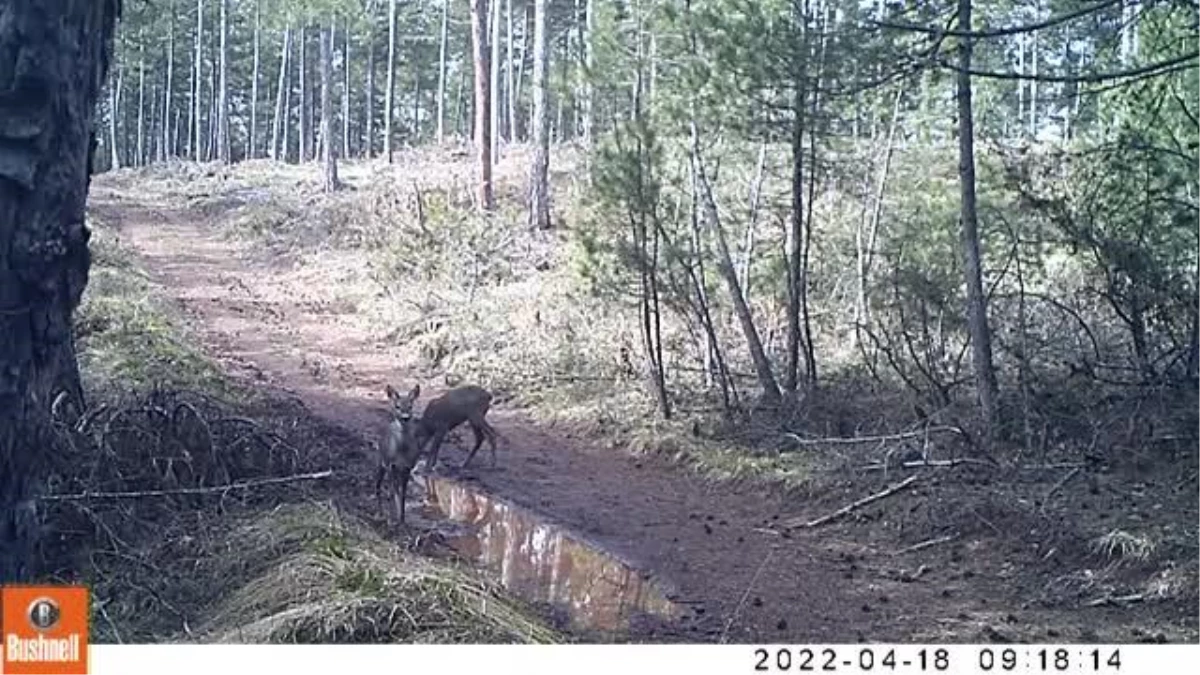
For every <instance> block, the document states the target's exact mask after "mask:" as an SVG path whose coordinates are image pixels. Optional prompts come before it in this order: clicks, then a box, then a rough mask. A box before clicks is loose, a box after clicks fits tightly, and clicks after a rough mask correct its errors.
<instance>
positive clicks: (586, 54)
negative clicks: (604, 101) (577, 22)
mask: <svg viewBox="0 0 1200 675" xmlns="http://www.w3.org/2000/svg"><path fill="white" fill-rule="evenodd" d="M584 12H586V13H587V16H586V17H585V19H584V30H585V32H584V38H583V146H584V148H585V153H584V157H588V156H589V155H590V154H591V153H590V152H586V151H590V150H591V149H592V133H593V128H594V126H595V117H594V116H595V112H594V109H595V106H596V87H595V85H594V84H593V78H594V76H595V73H593V72H592V71H593V69H594V68H595V63H596V49H595V37H594V33H595V32H596V7H595V2H594V0H587V4H586V5H585V7H584Z"/></svg>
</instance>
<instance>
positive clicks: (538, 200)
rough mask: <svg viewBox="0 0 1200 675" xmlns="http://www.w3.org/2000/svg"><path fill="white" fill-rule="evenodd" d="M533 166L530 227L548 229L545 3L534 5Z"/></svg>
mask: <svg viewBox="0 0 1200 675" xmlns="http://www.w3.org/2000/svg"><path fill="white" fill-rule="evenodd" d="M533 7H534V9H533V166H532V168H531V170H530V173H529V225H530V227H533V228H536V229H539V230H548V229H550V186H549V185H548V182H547V174H548V173H549V167H550V129H549V127H548V122H549V120H548V119H547V113H548V112H549V111H548V110H547V108H546V73H547V68H548V66H549V65H550V64H549V63H548V59H549V51H548V50H547V49H546V0H534V5H533Z"/></svg>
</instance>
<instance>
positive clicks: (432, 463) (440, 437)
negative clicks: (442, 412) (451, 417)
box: [429, 429, 449, 470]
mask: <svg viewBox="0 0 1200 675" xmlns="http://www.w3.org/2000/svg"><path fill="white" fill-rule="evenodd" d="M448 431H449V429H439V430H438V431H436V432H434V434H433V438H431V439H429V468H430V470H432V469H436V468H437V460H438V451H439V450H440V449H441V447H442V441H444V440H446V433H447V432H448Z"/></svg>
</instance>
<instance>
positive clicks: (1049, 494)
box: [1038, 467, 1083, 516]
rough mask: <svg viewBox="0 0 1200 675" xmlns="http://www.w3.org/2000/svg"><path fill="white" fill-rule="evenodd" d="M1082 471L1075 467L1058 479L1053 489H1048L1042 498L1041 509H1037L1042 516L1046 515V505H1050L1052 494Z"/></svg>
mask: <svg viewBox="0 0 1200 675" xmlns="http://www.w3.org/2000/svg"><path fill="white" fill-rule="evenodd" d="M1082 470H1083V469H1081V468H1079V467H1075V468H1074V469H1071V470H1070V471H1068V472H1067V475H1065V476H1063V477H1062V478H1061V479H1059V481H1058V482H1057V483H1055V484H1054V487H1052V488H1050V491H1049V492H1047V493H1046V496H1045V497H1043V498H1042V507H1041V508H1040V509H1038V510H1039V511H1040V512H1041V514H1042V515H1043V516H1044V515H1046V505H1047V504H1049V503H1050V498H1051V497H1053V496H1054V493H1055V492H1058V491H1059V490H1060V489H1062V486H1064V485H1066V484H1067V481H1069V480H1071V479H1072V478H1074V477H1075V474H1077V473H1079V472H1080V471H1082Z"/></svg>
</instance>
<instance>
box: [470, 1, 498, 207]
mask: <svg viewBox="0 0 1200 675" xmlns="http://www.w3.org/2000/svg"><path fill="white" fill-rule="evenodd" d="M487 16H488V3H487V0H471V38H472V47H473V48H472V57H473V60H474V62H475V152H476V155H477V157H476V164H477V167H476V168H477V169H478V171H479V185H478V197H479V208H481V209H483V210H484V211H491V210H492V208H493V206H494V196H493V194H492V137H491V136H492V135H491V129H490V127H489V122H490V120H491V107H492V106H491V97H490V96H489V94H490V91H489V90H488V75H489V72H490V67H489V64H488V45H487Z"/></svg>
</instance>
